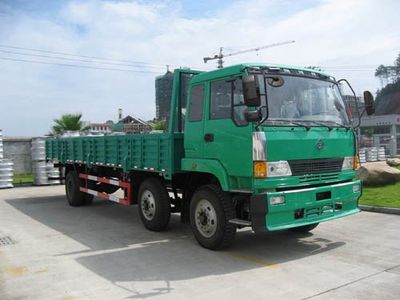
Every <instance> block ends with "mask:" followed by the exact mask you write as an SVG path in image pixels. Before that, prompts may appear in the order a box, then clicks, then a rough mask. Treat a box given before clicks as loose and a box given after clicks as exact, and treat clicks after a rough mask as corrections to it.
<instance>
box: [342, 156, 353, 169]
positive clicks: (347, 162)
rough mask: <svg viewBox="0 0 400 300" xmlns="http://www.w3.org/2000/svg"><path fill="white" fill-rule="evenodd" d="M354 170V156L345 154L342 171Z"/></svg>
mask: <svg viewBox="0 0 400 300" xmlns="http://www.w3.org/2000/svg"><path fill="white" fill-rule="evenodd" d="M346 170H354V157H353V156H346V157H345V158H344V160H343V165H342V171H346Z"/></svg>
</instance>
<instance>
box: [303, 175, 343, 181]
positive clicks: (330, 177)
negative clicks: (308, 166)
mask: <svg viewBox="0 0 400 300" xmlns="http://www.w3.org/2000/svg"><path fill="white" fill-rule="evenodd" d="M338 178H339V174H338V173H333V174H332V173H329V174H305V175H301V176H300V177H299V181H300V182H319V181H322V180H324V181H327V180H337V179H338Z"/></svg>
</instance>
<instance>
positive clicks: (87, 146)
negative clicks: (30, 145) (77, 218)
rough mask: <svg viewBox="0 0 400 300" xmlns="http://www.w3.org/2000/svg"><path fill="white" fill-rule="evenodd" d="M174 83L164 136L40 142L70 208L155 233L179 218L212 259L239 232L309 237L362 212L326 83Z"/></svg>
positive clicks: (261, 73) (351, 150)
mask: <svg viewBox="0 0 400 300" xmlns="http://www.w3.org/2000/svg"><path fill="white" fill-rule="evenodd" d="M173 76H174V78H173V86H172V98H171V107H170V111H169V113H168V115H169V118H168V129H167V130H166V132H165V133H158V134H129V135H117V136H111V135H110V136H98V137H96V136H94V137H83V136H82V137H69V138H54V139H49V140H47V142H46V157H47V160H49V161H52V162H54V164H55V165H56V166H59V167H62V168H65V187H66V195H67V199H68V202H69V204H70V205H71V206H82V205H89V204H90V203H91V202H92V199H93V196H97V197H100V198H103V199H108V200H112V201H116V202H118V203H120V204H123V205H133V204H138V212H139V216H140V218H141V221H142V222H143V224H144V226H145V227H146V228H148V229H149V230H153V231H161V230H164V229H165V228H166V227H167V226H168V222H169V219H170V214H171V213H180V215H181V220H182V221H183V222H185V221H187V222H190V224H191V228H192V231H193V234H194V236H195V238H196V240H197V241H198V242H199V243H200V245H202V246H203V247H205V248H209V249H221V248H224V247H227V246H228V245H229V244H230V243H231V242H232V241H233V239H234V236H235V233H236V230H237V228H242V227H246V226H251V227H252V229H253V230H254V231H255V232H260V231H276V230H282V229H290V230H294V231H298V232H308V231H310V230H312V229H313V228H315V227H316V226H317V225H318V223H320V222H323V221H328V220H332V219H336V218H339V217H343V216H348V215H351V214H354V213H357V212H358V211H359V209H358V199H359V197H360V195H361V188H362V187H361V182H360V181H359V180H357V179H355V176H356V173H355V169H356V168H357V164H358V161H357V151H356V148H357V140H356V136H355V131H354V128H353V127H352V125H351V122H350V116H349V109H350V108H349V107H348V106H347V105H346V104H345V103H344V102H343V99H342V96H341V94H340V90H339V87H338V82H337V81H336V80H335V79H334V78H333V77H330V76H329V75H326V74H323V73H322V72H318V71H315V70H311V69H304V68H297V67H291V66H285V65H264V64H240V65H235V66H230V67H226V68H222V69H217V70H214V71H210V72H199V71H193V70H185V69H178V70H175V71H174V75H173ZM364 98H365V103H366V109H364V110H366V111H367V113H371V112H373V99H372V95H371V93H369V92H365V93H364ZM117 190H120V192H119V193H116V194H115V192H116V191H117ZM121 191H122V192H123V193H122V192H121Z"/></svg>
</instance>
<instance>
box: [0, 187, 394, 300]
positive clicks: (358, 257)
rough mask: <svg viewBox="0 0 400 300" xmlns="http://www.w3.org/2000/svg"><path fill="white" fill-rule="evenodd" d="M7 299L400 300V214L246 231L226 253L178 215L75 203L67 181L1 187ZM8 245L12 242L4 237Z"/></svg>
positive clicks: (0, 288)
mask: <svg viewBox="0 0 400 300" xmlns="http://www.w3.org/2000/svg"><path fill="white" fill-rule="evenodd" d="M5 236H8V237H10V238H11V239H12V241H13V242H14V244H12V245H3V246H1V245H0V299H2V300H4V299H65V300H66V299H136V298H149V299H174V300H176V299H185V300H186V299H246V300H247V299H315V300H317V299H318V300H320V299H335V298H336V299H339V298H340V299H350V298H351V299H399V295H400V239H399V237H400V216H397V215H385V214H378V213H367V212H363V213H360V214H357V215H354V216H351V217H347V218H343V219H340V220H336V221H331V222H327V223H324V224H321V225H320V226H319V227H318V228H317V229H315V231H313V234H309V235H306V236H304V235H296V234H292V233H289V232H279V233H269V234H262V235H255V234H253V233H251V232H250V231H249V230H241V231H240V232H238V234H237V238H236V241H235V244H234V245H233V247H231V248H230V249H229V250H226V251H222V252H213V251H209V250H205V249H203V248H201V247H200V246H198V245H197V243H196V241H195V240H194V238H193V237H192V235H191V232H190V228H189V227H188V226H187V225H182V224H180V222H179V218H178V217H177V216H174V217H173V218H172V220H171V224H170V228H169V230H168V231H166V232H163V233H154V232H149V231H146V230H145V229H144V228H143V227H142V225H141V223H140V221H139V218H138V216H137V211H136V207H132V208H127V207H123V206H120V205H118V204H114V203H111V202H104V201H103V200H96V201H95V202H94V204H93V205H92V206H90V207H81V208H72V207H69V206H68V205H67V204H66V200H65V197H64V191H63V187H61V186H53V187H28V188H15V189H9V190H0V237H5ZM4 242H7V241H4Z"/></svg>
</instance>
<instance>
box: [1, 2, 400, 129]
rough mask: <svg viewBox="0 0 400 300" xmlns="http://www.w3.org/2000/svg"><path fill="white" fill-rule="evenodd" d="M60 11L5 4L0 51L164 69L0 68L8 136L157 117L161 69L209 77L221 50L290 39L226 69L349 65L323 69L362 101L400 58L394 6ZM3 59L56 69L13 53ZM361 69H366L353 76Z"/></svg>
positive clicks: (65, 7) (123, 5) (118, 6)
mask: <svg viewBox="0 0 400 300" xmlns="http://www.w3.org/2000/svg"><path fill="white" fill-rule="evenodd" d="M17 3H18V2H17ZM62 3H63V4H62V5H61V4H60V5H57V6H54V7H51V11H49V12H46V8H45V7H39V8H38V9H36V10H35V9H32V10H29V11H28V10H24V9H23V7H22V5H3V6H1V5H0V44H3V45H4V44H7V45H16V46H21V47H30V48H35V49H47V50H52V51H61V52H66V53H75V54H79V55H88V56H102V57H114V58H120V59H126V60H131V61H143V62H151V63H153V64H159V65H161V66H157V68H155V66H149V65H142V67H141V68H140V69H139V68H138V70H143V71H153V72H156V73H128V72H118V71H106V70H93V69H82V68H73V67H69V68H68V67H61V66H52V65H41V64H31V63H23V62H11V61H5V60H1V59H0V67H1V70H2V71H1V72H0V82H1V83H2V84H1V89H0V127H2V128H3V129H4V134H5V135H41V134H44V133H46V132H47V131H48V130H49V128H50V127H51V125H52V120H53V119H54V118H56V117H58V116H60V115H61V114H62V113H67V112H81V113H83V117H84V119H85V120H90V121H93V122H100V121H105V120H108V119H116V116H117V109H118V108H119V107H122V108H123V109H124V112H125V113H126V114H132V115H135V116H138V117H140V118H143V119H150V118H153V117H154V114H155V104H154V77H155V76H156V75H157V74H161V73H163V72H164V71H165V69H164V68H163V67H162V65H163V64H170V65H173V66H191V67H197V68H199V67H201V68H203V69H206V70H207V69H212V68H213V67H214V66H215V64H214V62H209V63H208V64H207V65H204V64H203V63H202V58H203V57H204V56H209V55H212V54H215V53H216V52H217V51H218V49H219V47H221V46H225V47H227V49H226V51H230V50H237V49H239V48H240V46H244V47H255V46H261V45H265V44H269V43H275V42H280V41H285V40H291V39H294V40H296V43H295V44H291V45H287V46H282V47H276V48H270V49H265V50H263V51H260V52H259V53H248V54H244V55H240V56H233V57H229V58H226V59H225V60H226V64H233V63H238V62H246V61H247V62H248V61H259V62H272V63H284V64H294V65H300V66H308V65H317V66H322V67H336V66H351V67H346V68H344V67H339V68H327V69H326V70H327V71H329V72H331V73H332V74H333V75H334V76H336V77H346V78H348V79H349V80H350V81H351V82H352V83H353V86H354V88H355V89H356V91H357V92H358V93H360V92H362V91H363V90H365V89H370V90H372V91H375V90H376V89H377V88H378V86H379V85H378V84H379V82H378V81H377V80H376V79H375V78H374V76H373V73H374V66H376V65H379V64H390V63H392V62H393V60H394V59H395V58H396V56H397V55H398V52H399V50H400V28H399V27H400V26H399V23H398V22H397V14H398V11H400V4H399V2H398V1H380V2H377V1H372V0H371V1H357V0H349V1H333V0H329V1H328V0H326V1H311V0H310V1H304V2H303V1H302V2H299V1H296V2H294V1H277V0H274V1H261V0H259V1H252V2H249V1H234V2H232V3H230V4H229V5H228V4H227V5H225V6H224V7H223V8H221V7H218V9H215V10H214V11H210V10H208V11H207V12H205V13H204V14H199V13H197V14H196V15H195V16H190V15H187V13H186V11H185V5H189V4H187V3H185V4H179V3H178V4H176V3H175V2H174V1H158V2H143V1H140V2H139V1H138V2H135V1H95V0H92V1H85V2H82V1H67V2H62ZM208 7H212V6H211V2H210V5H208ZM45 12H46V13H45ZM0 50H1V48H0ZM3 50H4V49H3ZM15 51H16V50H15ZM1 57H8V58H10V57H13V58H18V59H30V60H42V61H52V60H51V59H49V58H43V57H42V58H40V57H37V58H33V57H27V56H25V57H24V56H22V55H16V54H10V53H8V54H7V53H0V58H1ZM58 62H60V61H58ZM64 63H65V62H64ZM77 63H78V62H77ZM81 63H82V64H83V62H81ZM360 66H366V67H368V69H367V70H365V69H363V70H361V71H360V70H357V69H358V68H360ZM103 67H104V65H103ZM106 67H107V66H106ZM108 67H109V68H124V67H123V66H116V65H109V66H108Z"/></svg>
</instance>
